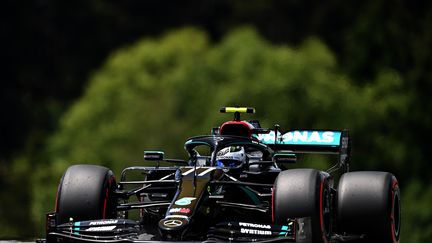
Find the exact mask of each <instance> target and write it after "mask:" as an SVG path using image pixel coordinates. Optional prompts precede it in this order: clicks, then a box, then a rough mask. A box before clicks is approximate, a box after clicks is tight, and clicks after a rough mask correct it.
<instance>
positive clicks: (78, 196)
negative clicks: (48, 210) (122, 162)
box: [56, 165, 116, 224]
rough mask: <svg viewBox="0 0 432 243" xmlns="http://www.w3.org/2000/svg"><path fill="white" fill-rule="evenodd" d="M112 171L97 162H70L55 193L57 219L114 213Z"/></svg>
mask: <svg viewBox="0 0 432 243" xmlns="http://www.w3.org/2000/svg"><path fill="white" fill-rule="evenodd" d="M115 186H116V181H115V178H114V174H113V172H112V171H111V170H109V169H108V168H106V167H102V166H98V165H73V166H71V167H69V168H68V169H67V170H66V172H65V173H64V174H63V177H62V179H61V181H60V185H59V188H58V193H57V200H56V212H57V215H58V218H57V219H58V223H60V224H62V223H66V222H69V219H70V218H72V219H73V220H74V221H82V220H93V219H104V218H113V217H115V207H116V200H115V197H114V196H113V192H114V189H115Z"/></svg>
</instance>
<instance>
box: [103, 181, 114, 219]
mask: <svg viewBox="0 0 432 243" xmlns="http://www.w3.org/2000/svg"><path fill="white" fill-rule="evenodd" d="M113 181H114V177H110V178H109V180H108V187H107V189H106V190H105V199H104V205H103V209H102V210H103V211H102V218H103V219H105V218H106V210H107V203H108V198H109V190H110V189H111V184H112V183H113Z"/></svg>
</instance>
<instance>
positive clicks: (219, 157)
mask: <svg viewBox="0 0 432 243" xmlns="http://www.w3.org/2000/svg"><path fill="white" fill-rule="evenodd" d="M245 161H246V154H245V150H244V148H243V147H241V146H230V147H226V148H223V149H221V150H220V151H219V152H218V153H217V154H216V166H219V167H230V168H236V167H239V166H240V165H242V164H243V163H244V162H245Z"/></svg>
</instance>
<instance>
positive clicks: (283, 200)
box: [273, 169, 331, 243]
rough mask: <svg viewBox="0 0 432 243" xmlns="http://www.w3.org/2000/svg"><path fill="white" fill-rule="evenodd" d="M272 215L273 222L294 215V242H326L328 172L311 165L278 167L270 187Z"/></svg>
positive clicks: (284, 220)
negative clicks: (310, 167)
mask: <svg viewBox="0 0 432 243" xmlns="http://www.w3.org/2000/svg"><path fill="white" fill-rule="evenodd" d="M273 193H274V194H273V218H274V222H275V223H276V224H281V225H283V224H286V222H287V219H289V218H290V219H297V220H298V222H299V224H300V232H299V233H298V234H297V242H314V243H315V242H325V243H326V242H329V240H330V232H331V228H330V227H331V207H330V205H331V203H330V187H329V181H328V175H327V174H325V173H322V172H320V171H318V170H313V169H293V170H286V171H282V172H281V173H280V174H279V176H278V177H277V179H276V181H275V184H274V191H273Z"/></svg>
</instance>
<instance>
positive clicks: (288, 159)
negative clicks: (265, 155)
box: [273, 153, 297, 164]
mask: <svg viewBox="0 0 432 243" xmlns="http://www.w3.org/2000/svg"><path fill="white" fill-rule="evenodd" d="M273 162H275V163H281V164H294V163H295V162H297V156H296V155H295V154H293V153H276V154H274V155H273Z"/></svg>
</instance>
